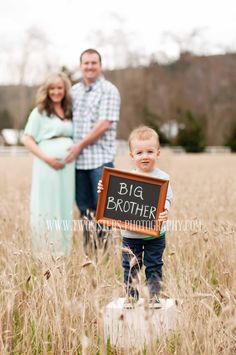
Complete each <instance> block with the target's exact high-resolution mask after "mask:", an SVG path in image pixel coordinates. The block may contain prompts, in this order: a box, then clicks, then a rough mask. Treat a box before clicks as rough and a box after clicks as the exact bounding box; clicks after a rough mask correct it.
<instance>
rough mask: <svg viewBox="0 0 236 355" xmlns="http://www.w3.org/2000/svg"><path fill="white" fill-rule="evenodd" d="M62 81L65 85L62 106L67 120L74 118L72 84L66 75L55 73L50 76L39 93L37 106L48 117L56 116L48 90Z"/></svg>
mask: <svg viewBox="0 0 236 355" xmlns="http://www.w3.org/2000/svg"><path fill="white" fill-rule="evenodd" d="M58 79H61V80H62V81H63V83H64V85H65V96H64V98H63V99H62V102H61V106H62V108H63V111H64V114H65V118H67V119H71V118H72V97H71V95H70V89H71V83H70V80H69V78H68V77H67V75H66V74H65V73H53V74H51V75H49V76H48V78H47V79H46V80H45V82H44V83H43V85H41V86H40V88H39V89H38V91H37V94H36V105H37V108H38V110H39V112H41V113H42V112H43V111H45V112H46V113H47V115H48V116H51V115H52V114H55V111H54V107H53V103H52V101H51V100H50V98H49V96H48V89H49V87H50V86H51V85H52V84H55V82H57V81H58Z"/></svg>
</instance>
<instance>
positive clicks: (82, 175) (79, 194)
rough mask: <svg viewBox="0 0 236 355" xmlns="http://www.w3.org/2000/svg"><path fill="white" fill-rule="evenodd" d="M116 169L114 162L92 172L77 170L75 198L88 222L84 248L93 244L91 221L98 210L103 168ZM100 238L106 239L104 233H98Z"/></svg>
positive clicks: (84, 231)
mask: <svg viewBox="0 0 236 355" xmlns="http://www.w3.org/2000/svg"><path fill="white" fill-rule="evenodd" d="M105 166H106V167H109V168H114V164H113V162H109V163H105V164H103V165H102V166H99V167H98V168H96V169H90V170H78V169H76V176H75V188H76V189H75V197H76V203H77V206H78V208H79V210H80V213H81V217H82V218H84V219H85V220H86V221H85V223H84V228H83V235H84V246H85V249H86V246H87V245H88V243H89V242H91V238H90V232H91V231H90V230H89V227H88V226H89V223H88V222H89V220H91V219H92V215H91V213H92V214H93V215H95V211H96V208H97V202H98V193H97V187H98V181H99V180H100V179H101V177H102V169H103V167H105ZM97 234H98V235H97V236H98V238H99V239H102V238H103V237H104V233H103V232H102V231H99V232H98V233H97Z"/></svg>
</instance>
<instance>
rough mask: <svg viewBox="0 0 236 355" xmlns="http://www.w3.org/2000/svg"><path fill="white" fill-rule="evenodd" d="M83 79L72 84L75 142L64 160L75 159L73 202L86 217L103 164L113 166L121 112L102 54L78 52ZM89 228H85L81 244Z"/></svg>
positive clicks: (94, 202)
mask: <svg viewBox="0 0 236 355" xmlns="http://www.w3.org/2000/svg"><path fill="white" fill-rule="evenodd" d="M80 69H81V72H82V75H83V80H82V81H81V82H79V83H78V84H76V85H74V86H73V88H72V96H73V123H74V142H75V144H74V145H73V146H72V147H71V148H70V150H69V154H68V156H67V159H66V161H67V162H70V161H72V160H74V159H76V203H77V205H78V207H79V209H80V212H81V216H82V217H85V216H87V218H89V216H91V212H93V213H94V212H95V210H96V207H97V200H98V195H97V185H98V181H99V180H100V179H101V174H102V169H103V167H104V166H108V167H113V166H114V165H113V160H114V157H115V138H116V127H117V122H118V120H119V112H120V95H119V91H118V89H117V88H116V87H115V86H114V85H113V84H112V83H111V82H109V81H107V80H105V78H104V77H103V75H102V59H101V55H100V54H99V53H98V51H96V50H95V49H87V50H85V51H84V52H82V54H81V56H80ZM88 241H89V231H88V230H86V228H84V245H85V247H86V245H87V243H88Z"/></svg>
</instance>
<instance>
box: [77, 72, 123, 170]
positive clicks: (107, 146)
mask: <svg viewBox="0 0 236 355" xmlns="http://www.w3.org/2000/svg"><path fill="white" fill-rule="evenodd" d="M72 97H73V123H74V142H75V143H79V142H80V141H81V139H83V138H84V137H85V136H86V135H87V134H88V133H89V132H90V131H91V129H92V128H93V127H94V125H95V124H96V123H97V122H98V121H99V120H109V121H111V122H112V125H111V127H110V128H109V129H108V130H107V131H106V132H105V133H104V135H103V136H102V137H100V138H99V139H98V140H97V141H96V142H94V143H93V144H91V145H88V146H87V147H85V148H84V149H83V150H82V152H81V153H80V154H79V155H78V157H77V160H76V168H77V169H83V170H87V169H95V168H97V167H99V166H101V165H103V164H105V163H108V162H110V161H113V159H114V157H115V153H116V146H115V141H116V127H117V122H118V120H119V114H120V94H119V91H118V89H117V88H116V87H115V86H114V85H113V84H112V83H111V82H109V81H107V80H105V78H104V77H103V76H100V77H99V78H98V79H97V80H96V81H95V82H94V83H93V84H92V85H91V86H89V87H86V86H85V85H84V83H83V82H82V81H81V82H80V83H78V84H76V85H74V86H73V87H72Z"/></svg>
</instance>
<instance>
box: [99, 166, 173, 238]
mask: <svg viewBox="0 0 236 355" xmlns="http://www.w3.org/2000/svg"><path fill="white" fill-rule="evenodd" d="M102 182H103V190H102V191H101V192H100V193H99V196H98V206H97V211H96V221H97V222H98V223H99V224H101V225H105V226H110V227H112V228H115V229H126V230H129V231H132V232H135V233H140V234H145V235H149V236H155V237H158V236H159V234H160V230H161V223H158V221H157V220H158V215H159V213H160V212H162V211H164V206H165V200H166V194H167V189H168V184H169V181H168V180H163V179H158V178H155V177H152V176H149V175H143V174H139V173H130V172H127V171H123V170H118V169H113V168H107V167H105V168H103V173H102Z"/></svg>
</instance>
